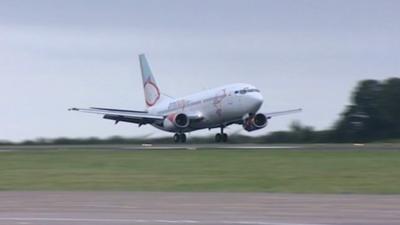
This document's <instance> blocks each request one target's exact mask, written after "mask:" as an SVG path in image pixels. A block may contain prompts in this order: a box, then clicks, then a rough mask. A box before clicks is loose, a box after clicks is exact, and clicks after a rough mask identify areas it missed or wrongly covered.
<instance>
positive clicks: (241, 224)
mask: <svg viewBox="0 0 400 225" xmlns="http://www.w3.org/2000/svg"><path fill="white" fill-rule="evenodd" d="M0 221H15V222H29V221H30V222H33V221H43V222H44V221H47V222H51V221H52V222H93V223H96V222H97V223H99V222H117V223H152V224H154V223H159V224H162V223H165V224H204V223H212V224H238V225H327V224H314V223H313V224H311V223H306V224H305V223H274V222H266V221H228V220H210V221H208V220H204V221H203V220H163V219H153V220H148V219H96V218H78V219H77V218H57V217H0Z"/></svg>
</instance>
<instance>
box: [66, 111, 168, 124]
mask: <svg viewBox="0 0 400 225" xmlns="http://www.w3.org/2000/svg"><path fill="white" fill-rule="evenodd" d="M68 110H70V111H78V112H85V113H94V114H100V115H103V118H104V119H109V120H114V121H115V123H118V122H120V121H121V122H128V123H137V124H139V125H143V124H148V123H155V122H161V121H162V120H164V116H160V115H154V114H150V113H148V112H146V111H133V110H125V109H109V108H97V107H91V108H70V109H68Z"/></svg>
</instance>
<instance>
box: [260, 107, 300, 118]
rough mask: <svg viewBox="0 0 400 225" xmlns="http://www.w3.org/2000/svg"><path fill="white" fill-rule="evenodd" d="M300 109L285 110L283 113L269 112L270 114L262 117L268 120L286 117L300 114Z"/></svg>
mask: <svg viewBox="0 0 400 225" xmlns="http://www.w3.org/2000/svg"><path fill="white" fill-rule="evenodd" d="M301 110H302V109H301V108H299V109H291V110H285V111H278V112H270V113H264V115H265V116H266V117H267V118H268V119H270V118H272V117H275V116H283V115H287V114H292V113H297V112H301Z"/></svg>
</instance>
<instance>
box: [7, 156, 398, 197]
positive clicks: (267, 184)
mask: <svg viewBox="0 0 400 225" xmlns="http://www.w3.org/2000/svg"><path fill="white" fill-rule="evenodd" d="M0 190H124V191H228V192H230V191H232V192H233V191H234V192H294V193H381V194H389V193H391V194H400V151H340V150H338V151H320V150H301V151H293V150H196V151H194V150H186V151H185V150H151V151H148V150H145V151H96V150H57V151H55V150H54V151H52V150H46V151H45V150H29V151H13V152H1V153H0Z"/></svg>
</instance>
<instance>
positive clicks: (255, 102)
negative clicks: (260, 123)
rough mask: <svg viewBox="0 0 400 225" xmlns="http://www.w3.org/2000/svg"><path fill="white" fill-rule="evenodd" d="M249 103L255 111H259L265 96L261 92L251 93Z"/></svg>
mask: <svg viewBox="0 0 400 225" xmlns="http://www.w3.org/2000/svg"><path fill="white" fill-rule="evenodd" d="M249 103H250V104H251V105H252V108H253V109H254V112H256V111H258V110H259V109H260V107H261V105H262V103H263V97H262V95H261V94H260V93H258V92H257V93H251V94H250V95H249Z"/></svg>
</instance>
